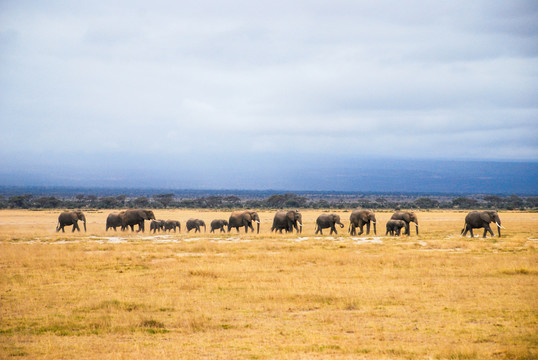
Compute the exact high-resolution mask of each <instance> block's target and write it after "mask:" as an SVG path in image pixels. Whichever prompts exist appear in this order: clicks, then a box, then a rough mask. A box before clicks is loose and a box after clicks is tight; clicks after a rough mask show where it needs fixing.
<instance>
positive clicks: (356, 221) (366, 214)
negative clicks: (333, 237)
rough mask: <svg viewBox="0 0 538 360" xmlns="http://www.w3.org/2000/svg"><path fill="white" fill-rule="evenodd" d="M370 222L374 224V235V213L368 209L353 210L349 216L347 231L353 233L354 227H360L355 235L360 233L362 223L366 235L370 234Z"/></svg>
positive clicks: (375, 233) (361, 231)
mask: <svg viewBox="0 0 538 360" xmlns="http://www.w3.org/2000/svg"><path fill="white" fill-rule="evenodd" d="M370 222H372V223H373V224H374V235H377V232H376V220H375V214H374V212H373V211H370V210H354V211H353V212H351V215H350V216H349V233H350V234H351V235H355V229H356V228H360V229H361V230H360V232H359V233H358V234H357V235H362V233H363V227H364V224H366V235H368V234H370Z"/></svg>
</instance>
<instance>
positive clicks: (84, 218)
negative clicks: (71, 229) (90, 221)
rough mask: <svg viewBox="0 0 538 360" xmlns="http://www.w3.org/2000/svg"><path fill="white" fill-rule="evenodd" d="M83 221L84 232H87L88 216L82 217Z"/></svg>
mask: <svg viewBox="0 0 538 360" xmlns="http://www.w3.org/2000/svg"><path fill="white" fill-rule="evenodd" d="M82 221H83V222H84V231H86V216H83V217H82Z"/></svg>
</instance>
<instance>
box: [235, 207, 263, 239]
mask: <svg viewBox="0 0 538 360" xmlns="http://www.w3.org/2000/svg"><path fill="white" fill-rule="evenodd" d="M253 221H254V222H256V223H257V224H258V226H257V230H256V233H257V234H259V233H260V217H259V216H258V213H257V212H255V211H234V212H232V214H231V215H230V219H228V232H230V230H231V228H236V229H237V232H239V228H240V227H243V226H244V227H245V233H247V232H248V228H250V229H251V230H252V232H254V227H253V226H252V222H253Z"/></svg>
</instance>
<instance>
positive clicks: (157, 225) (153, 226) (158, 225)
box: [149, 220, 165, 234]
mask: <svg viewBox="0 0 538 360" xmlns="http://www.w3.org/2000/svg"><path fill="white" fill-rule="evenodd" d="M164 223H165V221H164V220H151V223H150V224H149V231H151V230H153V233H154V234H155V232H156V231H159V232H160V231H161V230H163V231H164Z"/></svg>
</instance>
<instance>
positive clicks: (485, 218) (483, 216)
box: [480, 212, 492, 223]
mask: <svg viewBox="0 0 538 360" xmlns="http://www.w3.org/2000/svg"><path fill="white" fill-rule="evenodd" d="M480 219H482V221H485V222H487V223H490V222H491V221H492V219H491V216H489V214H488V213H486V212H483V213H480Z"/></svg>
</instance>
